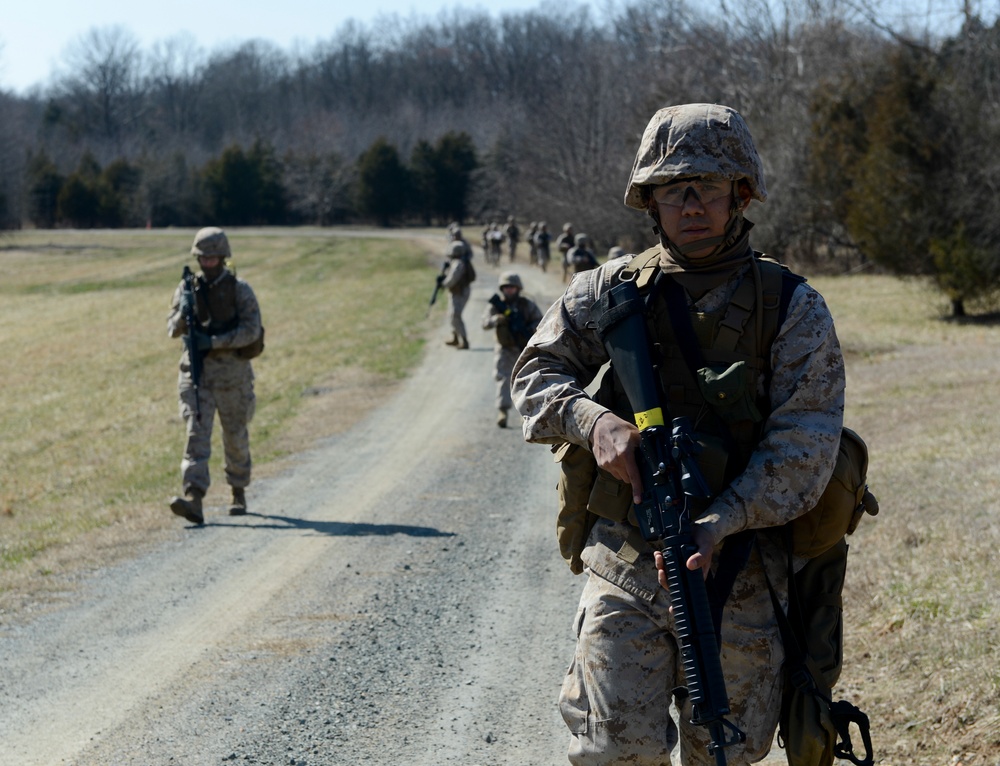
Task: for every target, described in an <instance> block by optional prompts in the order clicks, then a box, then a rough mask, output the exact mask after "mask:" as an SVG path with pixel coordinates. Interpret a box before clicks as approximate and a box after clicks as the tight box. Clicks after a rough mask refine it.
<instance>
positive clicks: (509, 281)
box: [498, 271, 524, 290]
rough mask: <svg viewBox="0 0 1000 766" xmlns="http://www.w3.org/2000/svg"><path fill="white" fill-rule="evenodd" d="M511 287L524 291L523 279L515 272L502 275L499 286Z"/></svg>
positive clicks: (506, 272)
mask: <svg viewBox="0 0 1000 766" xmlns="http://www.w3.org/2000/svg"><path fill="white" fill-rule="evenodd" d="M509 285H512V286H514V287H516V288H517V289H518V290H523V289H524V285H523V284H521V277H519V276H518V275H517V274H515V273H514V272H513V271H505V272H503V273H502V274H501V275H500V284H499V285H498V286H499V287H507V286H509Z"/></svg>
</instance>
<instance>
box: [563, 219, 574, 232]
mask: <svg viewBox="0 0 1000 766" xmlns="http://www.w3.org/2000/svg"><path fill="white" fill-rule="evenodd" d="M563 231H566V232H569V231H573V224H571V223H569V222H568V221H567V222H566V223H564V224H563Z"/></svg>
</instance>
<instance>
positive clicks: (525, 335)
mask: <svg viewBox="0 0 1000 766" xmlns="http://www.w3.org/2000/svg"><path fill="white" fill-rule="evenodd" d="M490 305H491V306H492V307H493V308H495V309H496V310H497V311H498V312H499V313H500V314H503V315H504V316H505V317H507V329H508V330H510V334H511V335H512V336H514V342H515V343H516V344H517V345H518V346H519V347H521V348H524V347H525V346H527V345H528V341H529V340H531V336H532V335H533V334H534V330H532V329H531V328H529V327H528V325H527V323H526V322H525V321H524V314H522V313H521V312H520V311H518V309H517V304H516V303H514V304H510V303H507V301H505V300H504V299H503V298H501V297H500V296H499V295H498V294H497V293H493V295H491V296H490Z"/></svg>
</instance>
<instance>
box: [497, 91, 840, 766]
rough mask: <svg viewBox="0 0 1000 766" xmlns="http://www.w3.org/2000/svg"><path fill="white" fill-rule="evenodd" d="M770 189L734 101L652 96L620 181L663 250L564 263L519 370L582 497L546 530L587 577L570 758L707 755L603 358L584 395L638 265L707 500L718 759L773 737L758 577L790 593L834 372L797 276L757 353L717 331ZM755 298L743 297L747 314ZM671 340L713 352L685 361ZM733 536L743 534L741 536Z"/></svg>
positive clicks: (817, 473)
mask: <svg viewBox="0 0 1000 766" xmlns="http://www.w3.org/2000/svg"><path fill="white" fill-rule="evenodd" d="M766 197H767V191H766V188H765V185H764V175H763V169H762V165H761V162H760V158H759V157H758V155H757V151H756V149H755V147H754V145H753V141H752V138H751V136H750V132H749V130H748V128H747V126H746V124H745V123H744V121H743V119H742V117H741V116H740V115H739V114H738V113H736V112H735V111H734V110H732V109H730V108H728V107H724V106H716V105H710V104H688V105H683V106H674V107H668V108H665V109H661V110H660V111H658V112H657V113H656V114H655V115H654V116H653V118H652V120H651V121H650V123H649V125H648V126H647V128H646V131H645V133H644V135H643V137H642V141H641V144H640V146H639V149H638V152H637V154H636V158H635V163H634V166H633V170H632V174H631V177H630V179H629V182H628V186H627V189H626V192H625V204H626V205H627V206H629V207H632V208H635V209H637V210H640V211H643V212H644V213H646V214H647V215H649V216H650V217H651V218H652V220H653V221H654V223H655V229H654V231H655V232H656V233H657V235H658V238H659V244H658V246H657V247H656V248H655V249H653V250H651V251H647V252H646V253H645V254H643V255H640V256H625V257H622V258H618V259H616V260H613V261H609V262H608V263H605V264H604V265H602V266H601V267H599V268H597V269H594V270H591V271H588V272H585V273H584V274H580V275H578V276H576V277H575V278H574V279H573V281H572V282H571V284H570V285H569V287H568V289H567V290H566V293H565V294H564V295H563V297H562V298H561V299H560V300H559V301H557V302H556V303H555V304H554V305H553V307H552V308H550V309H549V311H548V312H547V313H546V315H545V317H544V319H543V320H542V323H541V324H540V325H539V328H538V330H537V331H536V333H535V335H534V336H533V337H532V339H531V341H530V342H529V344H528V346H527V347H526V348H525V350H524V352H523V353H522V354H521V356H520V357H519V359H518V361H517V363H516V364H515V367H514V372H513V381H512V386H513V398H514V402H515V405H516V406H517V408H518V410H519V411H520V412H521V414H522V415H523V416H524V417H525V422H524V435H525V438H526V440H527V441H529V442H535V443H546V444H553V445H558V446H559V452H560V456H561V459H562V465H563V481H562V482H561V485H560V495H561V502H562V503H563V506H564V508H565V507H566V505H567V503H569V502H573V498H579V497H580V496H581V492H582V506H583V508H584V510H585V511H586V513H585V514H580V515H579V520H578V521H574V522H573V525H574V528H573V529H567V528H564V527H562V526H561V528H560V544H561V545H562V546H563V555H564V557H566V558H567V560H569V561H570V562H571V566H573V568H574V571H581V570H582V569H584V568H585V569H586V571H587V573H588V581H587V584H586V586H585V588H584V591H583V594H582V596H581V599H580V605H579V611H578V614H577V619H576V634H577V646H576V653H575V656H574V660H573V663H572V666H571V668H570V671H569V673H568V675H567V676H566V678H565V680H564V682H563V686H562V692H561V695H560V702H559V704H560V709H561V712H562V715H563V718H564V720H565V721H566V724H567V726H568V727H569V729H570V732H571V734H572V738H571V742H570V748H569V760H570V762H571V763H574V764H620V763H628V764H633V765H635V766H663V765H664V764H669V763H670V762H671V752H672V751H675V748H679V758H680V762H681V763H682V764H685V765H686V766H690V765H691V764H713V763H719V762H720V761H719V760H718V759H717V757H716V756H719V755H720V753H719V752H718V751H717V752H716V753H715V754H714V755H713V754H712V753H711V752H710V750H709V746H710V741H709V736H708V733H707V732H706V730H705V729H704V728H703V727H700V726H694V725H692V723H691V721H692V716H693V711H692V706H691V702H690V700H689V699H688V698H687V697H686V696H684V695H676V696H675V695H674V694H673V690H675V689H677V688H679V687H683V686H684V684H685V678H684V674H683V672H682V668H681V665H680V657H679V641H678V629H677V626H676V625H675V624H674V621H673V619H672V617H671V614H670V612H669V606H670V601H669V598H668V593H667V591H666V590H664V589H663V588H661V587H660V586H659V584H658V582H657V570H656V565H655V563H654V551H653V549H652V546H650V545H649V544H648V543H647V542H646V541H645V540H644V539H643V536H642V535H641V534H639V532H638V529H637V527H636V517H635V512H634V505H633V503H639V502H640V501H641V499H642V494H641V493H642V490H643V487H642V484H641V479H640V472H639V469H638V464H637V460H636V449H637V448H638V446H639V441H640V439H639V430H638V429H637V427H636V425H635V421H634V420H633V411H632V409H631V407H630V404H629V402H628V400H627V398H626V397H625V396H624V393H623V389H622V386H621V383H620V381H618V380H617V379H616V377H615V371H614V370H613V369H612V370H611V371H610V372H609V373H608V374H607V375H606V376H605V378H603V379H602V383H601V385H600V389H599V391H598V393H597V394H596V395H595V397H594V398H593V399H592V398H591V397H590V396H588V394H587V393H586V392H585V390H584V389H585V387H586V386H588V385H589V384H590V383H591V382H592V381H593V379H594V378H595V377H596V375H597V374H598V372H599V371H600V369H601V367H602V365H604V363H605V362H607V361H608V359H609V353H608V351H607V349H606V347H605V345H604V343H603V342H602V339H601V337H600V336H599V334H598V331H597V328H596V326H595V319H596V318H597V317H599V316H600V315H601V313H602V311H601V304H600V303H599V302H600V300H601V298H602V296H603V295H605V294H606V293H607V292H608V291H609V290H610V289H611V288H612V287H613V286H615V285H616V284H619V283H620V282H621V281H622V280H623V279H634V278H637V277H638V276H639V274H640V272H638V271H636V270H635V269H636V268H637V267H638V265H639V261H640V260H641V261H643V262H644V263H646V264H648V269H647V270H644V271H643V272H641V273H643V274H647V275H648V276H649V280H650V281H649V283H648V290H647V291H646V292H645V296H644V298H645V300H646V305H645V310H644V317H645V324H646V326H647V328H648V332H649V335H650V336H651V343H652V344H653V347H652V353H653V354H654V356H655V359H656V362H657V364H658V369H657V373H656V375H657V377H658V380H657V385H658V388H659V389H660V399H661V401H662V404H663V407H664V409H669V412H670V416H671V417H678V416H687V417H689V418H690V419H691V422H692V423H693V424H694V429H695V431H696V433H695V436H696V438H697V439H698V441H699V443H703V444H704V445H706V446H705V447H704V448H703V451H702V453H701V454H700V455H699V456H698V462H699V465H700V467H701V472H702V473H703V474H704V475H705V478H706V479H707V481H708V485H709V486H708V489H709V497H708V498H707V499H705V500H703V501H700V506H699V507H698V508H697V509H696V513H695V519H696V520H695V523H694V531H693V536H694V541H695V543H696V545H697V552H695V553H693V554H692V555H691V556H690V558H688V560H687V561H686V566H687V568H688V569H689V570H691V571H697V570H699V569H700V570H702V571H703V572H705V573H706V575H707V574H708V573H711V575H712V579H711V580H710V585H711V586H712V587H711V588H710V592H711V590H713V589H715V588H716V586H717V589H718V590H720V591H721V593H720V594H719V595H718V596H717V598H716V603H715V606H716V607H717V609H718V610H719V616H718V617H717V618H716V622H717V624H718V623H719V622H721V625H719V630H720V633H721V662H722V671H723V675H724V679H725V687H726V689H727V690H728V702H729V705H730V707H731V712H730V720H731V721H732V723H733V724H734V725H735V726H736V727H738V729H739V730H741V731H742V732H743V733H745V741H742V742H740V741H736V742H734V743H731V744H730V745H729V746H728V747H725V748H724V755H722V756H721V757H722V761H721V762H724V763H728V764H749V763H753V762H755V761H759V760H761V759H762V758H764V757H765V755H766V754H767V752H768V750H769V749H770V746H771V742H772V740H773V737H774V732H775V729H776V727H777V724H778V719H779V712H780V708H781V699H782V685H783V677H782V672H781V670H782V660H783V657H784V650H783V647H782V641H781V634H780V629H779V626H778V622H777V618H776V612H775V609H774V606H773V604H772V601H771V595H770V589H769V587H768V579H769V580H770V582H771V584H772V586H773V588H774V590H775V592H776V594H777V598H778V599H779V600H780V601H781V602H782V606H786V604H787V569H786V567H787V558H786V556H787V550H786V548H785V547H784V543H783V541H782V536H781V534H780V533H778V532H777V528H778V527H780V526H781V525H783V524H785V523H786V522H788V521H790V520H792V519H794V518H795V517H797V516H798V515H801V514H803V513H805V512H806V511H808V510H809V509H810V508H812V507H813V505H814V504H815V502H816V500H817V499H818V498H819V496H820V494H821V493H822V491H823V489H824V487H825V486H826V483H827V481H828V479H829V477H830V474H831V471H832V469H833V465H834V460H835V456H836V454H837V449H838V444H839V440H840V433H841V428H842V424H843V409H844V385H845V383H844V362H843V356H842V354H841V350H840V346H839V343H838V340H837V336H836V333H835V331H834V326H833V319H832V317H831V315H830V312H829V310H828V309H827V306H826V304H825V302H824V301H823V298H822V296H820V295H819V293H817V292H816V291H815V290H813V289H812V288H811V287H810V286H809V285H807V284H805V282H804V281H799V282H797V283H796V284H795V285H794V288H793V289H794V292H792V293H791V297H790V302H789V305H788V307H787V315H786V317H785V319H784V322H783V323H781V324H780V326H778V327H777V329H776V334H775V336H774V339H773V343H771V345H770V346H769V348H757V336H756V333H755V332H753V331H752V330H751V331H750V332H748V333H743V332H741V331H740V330H738V329H737V330H735V331H733V332H728V333H722V332H721V330H722V329H724V328H725V327H726V326H729V325H732V324H733V320H734V318H735V314H734V313H733V312H734V309H733V306H735V305H736V304H735V303H734V298H735V297H736V296H737V292H738V291H739V288H740V286H741V285H744V284H745V283H746V280H757V279H759V270H758V264H757V262H756V259H755V254H754V251H753V249H752V247H751V246H750V241H749V235H750V229H751V226H752V224H751V223H750V222H749V221H747V220H746V219H745V218H744V213H745V212H746V210H747V208H748V207H749V205H750V203H751V201H752V200H757V201H759V202H764V200H765V199H766ZM633 261H635V262H636V263H635V264H633ZM749 284H750V285H751V286H753V285H754V284H755V281H751V282H750V283H749ZM756 284H759V282H756ZM750 292H755V291H754V290H751V291H750ZM739 294H740V295H745V294H746V290H743V291H739ZM740 302H742V303H744V304H745V303H746V302H745V301H742V300H741V301H740ZM762 302H763V301H756V302H751V305H752V308H750V313H749V316H748V317H747V316H744V317H742V318H744V319H745V320H746V326H747V327H749V328H753V327H754V326H755V317H756V316H759V314H758V313H757V312H758V310H761V306H760V304H761V303H762ZM736 313H739V312H736ZM681 325H686V327H687V330H686V331H685V329H684V328H682V327H681ZM692 325H694V327H692ZM737 325H738V322H737ZM720 334H721V335H724V336H726V337H728V338H729V339H730V340H731V341H732V346H733V347H732V348H731V349H726V350H725V353H723V352H722V351H721V350H720V351H718V352H717V351H716V348H717V347H716V345H715V344H716V342H717V341H718V338H719V336H720ZM688 341H689V342H688ZM685 345H689V346H690V345H693V346H695V347H696V348H695V352H694V353H693V354H692V355H694V356H698V355H699V354H700V355H702V356H703V357H704V358H707V359H708V360H710V361H709V362H708V363H706V364H705V366H704V367H703V368H700V369H699V368H698V367H694V366H693V365H692V364H690V363H689V362H688V361H687V360H686V359H685V356H686V354H687V351H685V350H683V349H682V347H683V346H685ZM718 392H722V393H724V394H726V396H725V397H719V396H717V394H718ZM668 422H669V421H668ZM567 466H581V467H582V468H581V470H580V471H576V469H575V468H574V469H573V470H570V469H568V468H567ZM581 474H582V475H583V476H584V477H585V478H580V476H581ZM581 483H582V484H583V486H581ZM564 522H566V519H565V518H564V517H563V516H561V517H560V524H561V525H562V524H563V523H564ZM745 530H756V531H757V534H756V535H755V536H752V537H749V538H747V537H745V536H744V537H741V533H743V532H744V531H745ZM747 540H749V541H750V543H751V544H750V545H744V543H745V542H746V541H747ZM797 563H801V562H797ZM727 578H728V579H729V580H730V583H729V585H728V586H727V585H726V584H725V582H724V581H725V580H726V579H727ZM727 593H728V596H727ZM672 701H673V702H674V703H676V705H677V707H678V710H679V716H678V719H677V720H676V721H675V720H674V718H673V717H671V715H670V713H669V708H670V704H671V702H672Z"/></svg>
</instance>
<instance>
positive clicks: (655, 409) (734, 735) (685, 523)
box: [595, 281, 746, 766]
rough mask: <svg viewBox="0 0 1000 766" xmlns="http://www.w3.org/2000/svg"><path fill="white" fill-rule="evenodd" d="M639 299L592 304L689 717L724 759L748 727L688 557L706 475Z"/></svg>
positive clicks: (628, 295)
mask: <svg viewBox="0 0 1000 766" xmlns="http://www.w3.org/2000/svg"><path fill="white" fill-rule="evenodd" d="M642 311H643V301H642V298H641V297H640V295H639V290H638V288H637V287H636V285H635V282H634V281H628V282H622V283H621V284H619V285H616V286H615V287H613V288H611V290H609V291H608V292H606V293H605V294H604V295H603V296H602V297H601V299H600V301H599V302H598V304H597V306H595V314H596V316H597V330H598V333H599V335H600V337H601V340H602V342H603V343H604V346H605V348H606V349H607V350H608V354H609V355H610V357H611V364H612V366H613V367H614V369H615V372H616V374H617V376H618V379H619V380H620V381H621V383H622V386H623V388H624V390H625V394H626V396H627V397H628V400H629V404H630V405H631V407H632V409H633V411H634V413H635V424H636V425H637V426H638V427H639V437H640V447H639V453H638V455H637V458H638V460H637V462H638V464H639V471H640V475H641V478H642V502H641V503H639V504H638V505H637V506H636V507H635V513H636V518H637V519H638V522H639V530H640V531H641V532H642V536H643V538H645V539H646V540H647V541H649V542H651V543H652V544H653V545H655V546H657V547H658V548H659V549H660V550H662V552H663V559H664V566H665V571H666V575H667V583H668V585H669V589H670V606H671V608H672V609H673V614H674V625H675V627H676V629H677V638H678V640H679V642H680V648H681V657H682V663H683V667H684V678H685V681H686V683H687V690H688V697H689V699H690V700H691V704H692V716H691V723H693V724H695V725H697V726H706V727H707V728H708V732H709V736H710V737H711V744H710V745H709V746H708V750H709V753H710V754H711V755H713V756H714V757H715V763H716V765H717V766H725V765H726V754H725V748H726V747H728V746H730V745H733V744H736V743H738V742H742V741H744V740H745V739H746V735H745V734H744V733H743V732H742V731H741V730H740V729H739V728H738V727H737V726H735V725H734V724H733V723H731V722H730V721H728V720H726V718H725V716H727V715H728V714H729V697H728V696H727V694H726V683H725V679H724V678H723V675H722V662H721V660H720V659H719V647H718V644H717V643H716V638H715V636H716V633H715V625H714V623H713V621H712V613H711V608H710V605H709V601H708V593H707V590H706V588H705V579H704V576H703V575H702V572H701V570H700V569H699V570H696V571H691V570H690V569H688V568H687V560H688V558H690V557H691V555H692V554H694V553H696V552H697V551H698V546H697V545H695V542H694V538H693V536H692V529H691V521H692V520H691V509H690V507H689V503H690V500H691V499H692V498H705V497H708V494H709V493H708V488H707V486H706V485H705V480H704V478H703V477H702V475H701V472H700V471H699V469H698V464H697V463H696V462H695V460H694V456H695V454H697V452H698V451H699V446H698V444H697V443H696V442H695V441H694V438H693V436H692V432H691V423H690V421H689V420H688V418H681V417H679V418H674V419H673V421H672V423H671V428H670V429H669V430H668V428H667V427H666V425H665V422H666V421H665V420H664V410H663V408H662V406H661V404H660V401H659V399H660V397H659V394H658V392H657V384H656V379H655V377H654V372H653V365H652V361H651V359H650V356H649V340H648V337H647V331H646V322H645V319H644V317H643V313H642Z"/></svg>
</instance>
